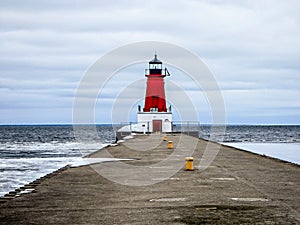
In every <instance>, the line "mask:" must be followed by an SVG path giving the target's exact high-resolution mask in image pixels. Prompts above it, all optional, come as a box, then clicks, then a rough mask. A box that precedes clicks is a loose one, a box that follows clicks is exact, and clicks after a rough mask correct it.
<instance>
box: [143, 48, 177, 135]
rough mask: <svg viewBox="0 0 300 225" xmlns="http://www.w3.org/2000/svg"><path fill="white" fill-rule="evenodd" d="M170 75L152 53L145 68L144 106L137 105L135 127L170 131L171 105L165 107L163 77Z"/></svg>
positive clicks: (145, 130) (152, 130) (150, 130)
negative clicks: (152, 57)
mask: <svg viewBox="0 0 300 225" xmlns="http://www.w3.org/2000/svg"><path fill="white" fill-rule="evenodd" d="M166 76H170V74H169V72H168V70H167V68H163V63H162V62H161V61H160V60H159V59H158V58H157V55H156V54H155V55H154V59H153V60H151V61H150V62H149V65H148V68H147V69H145V77H146V78H147V81H146V93H145V99H144V107H143V108H142V107H141V106H138V113H137V122H138V124H137V127H138V128H139V129H138V130H143V131H144V133H145V132H147V133H152V132H172V112H171V106H169V107H167V101H166V95H165V87H164V86H165V83H164V78H165V77H166Z"/></svg>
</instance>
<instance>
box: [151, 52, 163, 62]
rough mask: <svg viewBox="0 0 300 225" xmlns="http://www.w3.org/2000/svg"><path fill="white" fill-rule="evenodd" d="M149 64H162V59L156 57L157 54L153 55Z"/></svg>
mask: <svg viewBox="0 0 300 225" xmlns="http://www.w3.org/2000/svg"><path fill="white" fill-rule="evenodd" d="M149 64H162V61H160V60H159V59H157V54H155V55H154V59H152V60H151V61H150V62H149Z"/></svg>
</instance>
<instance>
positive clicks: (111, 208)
mask: <svg viewBox="0 0 300 225" xmlns="http://www.w3.org/2000/svg"><path fill="white" fill-rule="evenodd" d="M167 138H168V141H173V149H168V148H167V145H168V143H167V142H166V141H161V140H162V136H161V135H151V138H150V139H149V136H138V137H135V138H133V139H129V140H126V141H125V142H124V143H121V144H119V145H116V146H109V147H107V148H105V150H106V151H103V150H100V151H98V152H96V153H94V154H92V155H90V156H89V157H92V158H95V157H96V158H97V157H107V154H108V152H109V153H110V154H111V155H112V156H113V157H115V158H123V159H133V160H130V161H122V163H120V162H106V163H100V164H97V163H96V164H93V166H80V167H76V168H67V169H65V170H60V171H58V172H56V173H55V174H53V176H48V177H47V178H46V179H41V180H39V181H38V182H35V183H36V184H34V183H32V187H34V189H35V190H34V191H33V192H32V193H29V194H23V195H21V196H19V197H14V196H13V194H12V196H11V199H9V200H8V198H9V196H7V198H6V199H0V224H122V225H124V224H131V225H132V224H155V225H159V224H175V225H176V224H178V225H179V224H300V211H299V207H300V186H299V183H300V173H299V172H300V168H299V166H297V165H294V164H291V163H286V162H282V161H280V160H276V159H271V158H268V157H263V156H259V155H256V154H252V153H249V152H246V151H242V150H237V149H234V148H231V147H226V146H220V145H218V144H215V143H211V142H207V141H204V140H201V139H199V140H198V139H196V138H192V137H188V138H185V139H181V138H182V137H181V136H180V135H178V134H177V135H174V136H173V135H172V136H171V135H169V136H167ZM193 143H196V145H195V146H193ZM151 145H154V146H155V148H154V149H150V146H151ZM194 147H195V151H194V152H191V149H192V148H194ZM219 147H220V150H219V152H218V154H217V156H216V157H215V158H214V160H213V161H212V163H211V164H209V165H208V167H207V168H206V169H205V166H204V167H203V166H202V165H201V163H200V159H201V158H203V156H204V155H203V154H206V153H210V152H211V153H215V152H216V151H217V150H218V148H219ZM192 150H193V149H192ZM105 152H106V153H105ZM174 152H175V153H176V154H173V153H174ZM204 152H206V153H204ZM191 154H193V156H194V159H195V160H194V167H195V170H194V171H186V170H185V167H184V164H185V161H184V157H186V156H192V155H191ZM212 158H213V154H212ZM172 165H174V167H173V166H172ZM178 165H182V166H179V168H178ZM199 165H200V167H199ZM201 166H202V167H201ZM127 167H128V168H130V169H132V168H133V170H130V169H129V170H127V169H126V168H127ZM180 167H181V168H180ZM170 174H171V175H170ZM172 174H173V175H172ZM103 176H104V177H106V178H104V177H103ZM168 176H170V177H168ZM113 180H114V181H113ZM122 183H127V184H129V185H123V184H122ZM147 184H149V185H147ZM28 187H30V186H28ZM17 192H18V191H17Z"/></svg>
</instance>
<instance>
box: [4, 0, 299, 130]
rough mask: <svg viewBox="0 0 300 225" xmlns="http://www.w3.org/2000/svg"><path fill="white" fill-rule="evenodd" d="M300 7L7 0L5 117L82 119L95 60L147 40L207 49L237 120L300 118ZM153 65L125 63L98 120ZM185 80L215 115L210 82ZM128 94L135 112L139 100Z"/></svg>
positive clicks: (201, 107) (232, 0)
mask: <svg viewBox="0 0 300 225" xmlns="http://www.w3.org/2000/svg"><path fill="white" fill-rule="evenodd" d="M299 12H300V2H299V1H298V0H294V1H293V0H285V1H282V0H269V1H264V0H257V1H256V0H249V1H247V0H245V1H243V0H227V1H225V0H223V1H222V0H210V1H209V0H199V1H196V0H176V1H174V0H172V1H171V0H165V1H161V0H151V1H138V0H136V1H121V0H120V1H99V0H97V1H96V0H95V1H83V0H82V1H76V0H72V1H71V0H70V1H66V0H51V1H50V0H49V1H39V0H1V1H0V97H1V99H0V124H32V123H35V124H36V123H37V124H39V123H43V124H44V123H72V107H73V100H74V96H75V93H76V90H77V87H78V85H79V82H80V80H81V78H82V77H83V76H84V74H85V72H86V71H87V70H88V68H89V67H90V66H91V65H92V64H93V63H94V62H95V61H96V60H97V59H99V58H100V57H101V56H103V55H105V54H106V53H108V52H110V51H111V50H112V49H115V48H117V47H119V46H122V45H126V44H130V43H132V42H140V41H163V42H168V43H172V44H176V45H179V46H181V47H183V48H186V49H188V50H190V51H192V52H194V53H195V54H197V55H198V56H199V57H200V58H201V59H202V60H203V61H204V62H205V63H206V64H207V65H208V67H209V68H210V70H211V71H212V72H213V74H214V76H215V78H216V80H217V81H218V84H219V86H220V89H221V91H222V95H223V97H224V102H225V106H226V120H227V123H228V124H300V100H299V99H300V73H299V72H300V14H299ZM155 51H157V53H158V55H159V49H154V50H153V52H155ZM152 57H153V55H149V60H151V59H152ZM146 66H147V65H139V66H136V67H133V68H129V69H127V70H124V71H120V72H119V73H118V75H117V77H118V79H117V81H118V82H117V84H116V82H111V88H107V87H106V89H105V90H106V91H107V92H106V95H105V96H106V97H105V101H106V103H107V104H98V106H97V107H98V108H97V110H96V122H97V123H110V122H111V115H110V114H111V113H110V112H111V110H112V108H111V107H112V103H113V102H114V101H115V98H116V97H117V96H118V93H119V90H121V89H123V88H124V87H125V86H128V85H130V82H131V80H132V82H135V81H136V74H138V73H140V76H141V77H140V79H145V78H144V68H146ZM139 70H140V71H139ZM170 70H171V71H172V73H173V74H172V76H171V77H168V78H166V82H168V81H173V82H175V83H176V81H179V80H180V79H178V77H179V76H178V74H177V76H176V73H179V72H178V71H176V69H174V68H173V69H172V68H170ZM130 72H132V74H135V75H132V76H131V75H130V74H131V73H130ZM176 77H177V78H176ZM179 83H180V84H181V85H183V86H184V85H186V86H185V87H183V88H184V89H185V91H186V92H187V95H189V96H190V97H191V98H192V99H193V100H192V101H193V103H194V104H195V105H196V107H197V110H198V112H199V118H200V122H202V123H210V122H211V121H210V116H209V114H210V112H209V110H208V109H207V107H208V106H207V104H206V103H203V101H202V100H199V99H198V97H197V96H200V95H201V91H199V90H195V88H194V87H192V86H193V85H192V84H191V83H192V81H189V80H188V79H187V80H185V82H184V81H181V82H179ZM143 88H144V87H143ZM166 92H167V95H168V90H166ZM141 93H144V90H142V92H141ZM142 98H143V96H140V97H139V99H140V100H141V99H142ZM99 102H100V101H99ZM128 104H130V105H132V110H131V115H129V117H130V119H134V118H132V115H135V112H134V110H133V108H134V107H136V104H137V102H129V103H128ZM172 104H174V107H175V108H176V103H174V102H172Z"/></svg>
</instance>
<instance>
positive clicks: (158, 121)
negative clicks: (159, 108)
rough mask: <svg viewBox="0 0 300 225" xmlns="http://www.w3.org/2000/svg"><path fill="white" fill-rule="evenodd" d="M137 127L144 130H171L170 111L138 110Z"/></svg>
mask: <svg viewBox="0 0 300 225" xmlns="http://www.w3.org/2000/svg"><path fill="white" fill-rule="evenodd" d="M137 120H138V123H137V124H138V127H139V129H140V128H142V129H143V130H144V129H146V132H150V133H153V132H164V133H170V132H172V112H156V113H154V112H138V114H137Z"/></svg>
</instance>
